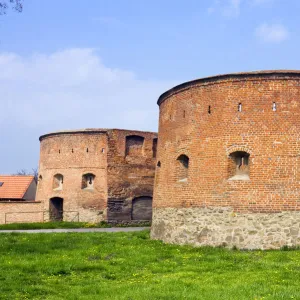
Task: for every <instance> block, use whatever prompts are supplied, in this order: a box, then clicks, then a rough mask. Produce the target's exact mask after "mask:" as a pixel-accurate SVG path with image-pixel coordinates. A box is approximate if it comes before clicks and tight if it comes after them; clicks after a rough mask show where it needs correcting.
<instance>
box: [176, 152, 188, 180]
mask: <svg viewBox="0 0 300 300" xmlns="http://www.w3.org/2000/svg"><path fill="white" fill-rule="evenodd" d="M176 169H177V170H176V178H177V180H178V181H180V182H185V181H187V180H188V170H189V158H188V157H187V156H186V155H184V154H182V155H180V156H179V157H178V158H177V168H176Z"/></svg>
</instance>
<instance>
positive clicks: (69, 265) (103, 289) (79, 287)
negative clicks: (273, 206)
mask: <svg viewBox="0 0 300 300" xmlns="http://www.w3.org/2000/svg"><path fill="white" fill-rule="evenodd" d="M0 239H1V243H0V268H1V272H0V299H43V300H44V299H53V300H54V299H72V300H73V299H124V300H125V299H126V300H130V299H131V300H135V299H168V300H169V299H221V300H223V299H239V300H240V299H272V300H273V299H300V251H297V250H292V251H282V250H281V251H237V250H227V249H224V248H209V247H205V248H192V247H189V246H175V245H165V244H163V243H162V242H160V241H152V240H150V239H149V232H148V231H142V232H135V233H56V234H18V233H11V234H1V235H0Z"/></svg>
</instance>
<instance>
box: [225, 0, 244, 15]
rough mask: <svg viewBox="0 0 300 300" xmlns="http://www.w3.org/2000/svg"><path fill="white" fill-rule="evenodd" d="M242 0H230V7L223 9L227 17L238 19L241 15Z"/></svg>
mask: <svg viewBox="0 0 300 300" xmlns="http://www.w3.org/2000/svg"><path fill="white" fill-rule="evenodd" d="M241 3H242V0H229V3H228V5H227V6H226V7H225V8H224V9H223V15H224V16H226V17H238V16H239V15H240V10H241Z"/></svg>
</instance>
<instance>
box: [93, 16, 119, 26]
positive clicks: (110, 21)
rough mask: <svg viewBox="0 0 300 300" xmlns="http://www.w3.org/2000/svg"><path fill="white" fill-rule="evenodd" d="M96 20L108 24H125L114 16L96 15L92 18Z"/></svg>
mask: <svg viewBox="0 0 300 300" xmlns="http://www.w3.org/2000/svg"><path fill="white" fill-rule="evenodd" d="M92 20H93V21H94V22H99V23H102V24H104V25H108V26H116V27H117V26H118V27H119V26H123V25H124V23H123V22H121V21H120V20H118V19H116V18H114V17H94V18H92Z"/></svg>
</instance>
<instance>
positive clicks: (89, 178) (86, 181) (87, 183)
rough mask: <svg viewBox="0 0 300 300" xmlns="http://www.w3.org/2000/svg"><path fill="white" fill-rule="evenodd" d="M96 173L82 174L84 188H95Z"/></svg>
mask: <svg viewBox="0 0 300 300" xmlns="http://www.w3.org/2000/svg"><path fill="white" fill-rule="evenodd" d="M95 177H96V176H95V175H94V174H92V173H88V174H84V175H82V184H81V188H82V189H93V188H94V181H95Z"/></svg>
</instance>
